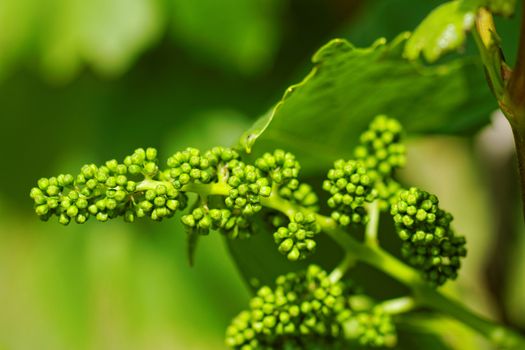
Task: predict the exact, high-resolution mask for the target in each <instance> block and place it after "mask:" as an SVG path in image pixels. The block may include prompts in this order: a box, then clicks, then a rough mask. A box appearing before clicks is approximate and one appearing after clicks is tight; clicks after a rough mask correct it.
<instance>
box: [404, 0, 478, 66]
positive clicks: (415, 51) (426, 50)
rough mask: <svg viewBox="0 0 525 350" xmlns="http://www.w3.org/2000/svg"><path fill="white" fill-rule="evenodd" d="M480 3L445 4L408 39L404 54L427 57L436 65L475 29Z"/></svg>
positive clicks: (468, 0)
mask: <svg viewBox="0 0 525 350" xmlns="http://www.w3.org/2000/svg"><path fill="white" fill-rule="evenodd" d="M480 3H481V1H480V0H457V1H450V2H447V3H444V4H443V5H441V6H439V7H437V8H436V9H435V10H434V11H432V12H431V13H430V14H429V15H428V16H427V17H426V18H425V19H424V20H423V22H421V24H420V25H419V26H418V27H417V29H416V30H415V31H414V33H413V34H412V36H411V37H410V38H409V39H408V41H407V43H406V46H405V52H404V55H405V57H406V58H408V59H411V60H415V59H416V58H418V57H419V55H420V54H423V56H424V57H425V59H426V60H427V61H429V62H435V61H436V60H437V59H438V58H440V57H441V56H442V55H443V54H445V53H447V52H450V51H453V50H457V49H458V48H460V47H461V46H462V45H463V43H464V42H465V39H466V32H467V31H468V30H470V28H472V26H473V25H474V20H475V16H476V15H475V12H476V10H477V9H478V7H479V6H480Z"/></svg>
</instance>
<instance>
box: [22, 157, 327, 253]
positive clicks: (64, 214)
mask: <svg viewBox="0 0 525 350" xmlns="http://www.w3.org/2000/svg"><path fill="white" fill-rule="evenodd" d="M299 170H300V165H299V162H297V160H296V159H295V157H294V156H293V155H292V154H291V153H288V152H284V151H282V150H276V151H274V152H273V153H266V154H264V155H262V156H261V157H260V158H258V159H256V160H255V162H254V164H253V165H251V164H247V163H245V162H243V161H242V160H241V155H240V153H239V152H238V151H237V150H235V149H230V148H225V147H214V148H212V149H210V150H208V151H206V152H201V151H200V150H198V149H196V148H187V149H185V150H182V151H180V152H176V153H175V154H173V155H172V156H170V157H169V158H168V159H167V162H166V167H165V168H164V169H160V168H159V164H158V160H157V151H156V149H154V148H148V149H146V150H145V149H142V148H139V149H137V150H136V151H135V152H134V153H133V154H132V155H130V156H127V157H125V158H124V161H123V162H121V163H119V162H118V161H117V160H114V159H113V160H110V161H107V162H106V163H105V164H104V165H103V166H96V165H95V164H88V165H85V166H83V167H82V169H81V171H80V174H78V175H77V176H73V175H71V174H62V175H59V176H57V177H51V178H42V179H40V180H39V181H38V184H37V187H35V188H33V189H32V190H31V193H30V195H31V197H32V198H33V200H34V202H35V211H36V213H37V215H38V216H39V217H40V218H41V219H43V220H48V219H49V218H50V217H51V216H57V217H58V219H59V222H60V223H62V224H68V223H69V222H70V221H72V220H74V221H75V222H77V223H84V222H86V221H87V220H88V219H89V218H90V217H95V218H96V219H97V220H99V221H107V220H109V219H113V218H116V217H123V218H124V220H125V221H128V222H133V221H134V220H135V219H136V218H141V217H149V218H151V219H153V220H156V221H161V220H162V219H164V218H169V217H172V216H173V215H174V214H175V213H176V212H177V211H179V210H184V209H185V208H186V207H187V206H188V203H189V202H190V198H189V196H188V193H192V192H193V193H196V194H197V198H195V199H194V200H193V203H192V205H191V206H190V209H189V212H187V213H186V214H184V215H182V216H181V221H182V223H183V225H184V226H185V227H186V228H187V231H188V232H189V233H191V234H198V235H206V234H208V233H209V232H210V230H216V231H220V232H222V233H223V234H225V235H227V236H228V237H230V238H238V237H240V238H244V237H248V236H250V235H251V233H252V232H253V225H252V221H253V220H252V219H253V215H255V214H256V213H259V212H260V211H261V210H262V204H261V200H262V199H263V198H268V197H269V196H270V195H271V194H272V191H275V192H276V193H278V194H280V195H281V196H282V198H285V199H287V200H289V201H290V202H293V203H294V204H297V205H299V206H302V207H304V209H305V210H306V214H303V213H297V214H295V215H293V216H292V217H291V218H288V217H286V216H284V215H282V214H280V215H277V214H276V212H272V215H273V216H274V219H275V220H272V222H273V223H276V224H277V222H279V224H278V225H277V227H276V232H275V234H274V238H275V241H276V244H277V245H278V247H279V248H278V250H279V251H280V252H281V253H282V254H284V255H285V256H286V257H288V259H290V260H298V259H304V258H305V257H307V256H308V254H310V253H311V252H313V251H314V249H315V247H316V243H315V240H314V238H315V236H316V235H317V234H318V233H319V232H320V228H319V226H318V225H317V224H316V222H315V216H313V214H311V213H310V212H311V211H315V210H316V209H317V204H318V199H317V196H316V195H315V193H314V192H313V190H312V188H311V187H310V186H309V185H307V184H304V183H300V182H299V180H298V174H299ZM190 197H191V195H190Z"/></svg>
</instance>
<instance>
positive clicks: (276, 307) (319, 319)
mask: <svg viewBox="0 0 525 350" xmlns="http://www.w3.org/2000/svg"><path fill="white" fill-rule="evenodd" d="M345 290H346V287H345V285H344V284H343V283H341V282H331V281H330V279H329V278H328V275H327V273H326V272H325V271H324V270H322V269H321V268H320V267H318V266H316V265H310V266H309V267H308V268H307V270H306V271H301V272H297V273H288V274H287V275H283V276H279V277H278V278H277V280H276V287H275V289H273V290H272V289H271V288H270V287H267V286H264V287H262V288H260V289H259V291H258V292H257V294H256V296H255V297H254V298H253V299H252V300H251V302H250V310H249V311H243V312H241V313H240V314H239V315H238V316H237V317H236V318H235V319H234V320H233V322H232V323H231V325H230V326H229V327H228V328H227V330H226V345H228V346H229V347H231V348H233V349H242V350H252V349H266V348H268V349H278V348H283V344H284V343H285V342H286V341H288V340H291V339H293V340H294V341H295V342H296V344H307V343H308V341H309V340H311V339H312V338H313V339H324V340H329V341H337V340H338V339H339V338H341V337H343V334H342V329H341V323H342V322H344V321H345V320H347V319H348V318H349V317H350V315H351V311H350V310H349V308H348V305H347V301H346V298H345V296H344V293H345ZM299 348H305V345H304V346H302V347H299Z"/></svg>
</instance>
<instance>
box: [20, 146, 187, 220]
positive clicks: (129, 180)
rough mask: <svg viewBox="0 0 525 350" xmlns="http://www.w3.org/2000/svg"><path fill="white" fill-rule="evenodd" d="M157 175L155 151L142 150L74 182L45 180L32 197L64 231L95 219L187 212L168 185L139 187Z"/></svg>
mask: <svg viewBox="0 0 525 350" xmlns="http://www.w3.org/2000/svg"><path fill="white" fill-rule="evenodd" d="M158 172H159V168H158V165H157V151H156V150H155V149H154V148H148V149H147V150H144V149H142V148H139V149H137V150H136V151H135V152H134V153H133V154H132V155H130V156H127V157H126V158H125V159H124V162H123V163H119V162H117V161H116V160H114V159H113V160H110V161H107V162H106V163H105V164H104V165H102V166H96V165H95V164H87V165H84V166H83V167H82V168H81V170H80V173H79V174H78V175H77V176H76V177H75V176H73V175H71V174H61V175H59V176H57V177H51V178H42V179H40V180H39V181H38V184H37V185H38V186H37V187H34V188H32V189H31V192H30V196H31V198H33V200H34V202H35V211H36V213H37V215H38V216H39V217H40V218H41V219H42V220H48V219H49V218H50V217H51V216H57V217H58V220H59V222H60V223H62V224H64V225H67V224H68V223H70V222H71V221H72V220H74V221H75V222H77V223H84V222H86V221H87V220H88V219H89V218H90V217H91V216H94V217H95V218H96V219H97V220H99V221H107V220H108V219H112V218H115V217H118V216H123V217H124V219H125V220H126V221H128V222H133V221H134V220H135V218H137V217H145V216H148V217H150V218H152V219H153V220H162V219H163V218H166V217H171V216H172V215H173V214H174V213H175V211H176V210H178V209H182V208H184V207H185V206H186V202H187V198H186V196H185V194H184V193H181V192H180V191H179V190H177V189H176V188H175V187H174V186H172V185H171V184H170V183H162V184H158V185H156V186H154V187H153V188H146V187H144V186H143V185H144V183H143V182H141V181H142V180H144V178H148V179H150V178H153V177H155V176H157V175H158Z"/></svg>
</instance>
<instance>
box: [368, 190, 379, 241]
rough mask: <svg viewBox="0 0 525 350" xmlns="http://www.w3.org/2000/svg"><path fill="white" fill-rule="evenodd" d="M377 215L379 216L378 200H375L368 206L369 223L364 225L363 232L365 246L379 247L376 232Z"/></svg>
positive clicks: (377, 225)
mask: <svg viewBox="0 0 525 350" xmlns="http://www.w3.org/2000/svg"><path fill="white" fill-rule="evenodd" d="M379 214H381V212H380V210H379V200H377V199H376V200H375V201H373V202H372V203H371V204H370V205H369V206H368V217H369V221H368V224H367V225H366V231H365V242H366V244H368V245H369V246H372V247H375V246H378V245H379V241H378V239H377V231H378V228H379Z"/></svg>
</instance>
